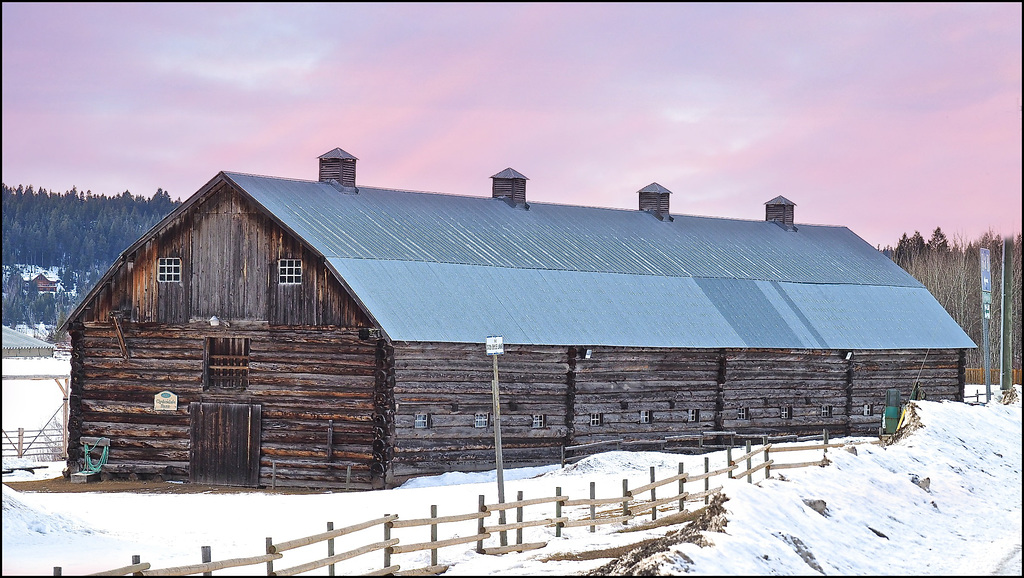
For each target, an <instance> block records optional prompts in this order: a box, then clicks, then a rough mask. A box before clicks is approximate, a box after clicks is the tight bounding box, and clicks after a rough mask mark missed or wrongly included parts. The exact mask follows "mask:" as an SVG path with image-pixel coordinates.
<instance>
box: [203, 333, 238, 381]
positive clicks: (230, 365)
mask: <svg viewBox="0 0 1024 578" xmlns="http://www.w3.org/2000/svg"><path fill="white" fill-rule="evenodd" d="M205 357H206V360H205V361H206V367H205V370H206V371H205V372H204V374H205V375H204V377H205V380H206V387H207V388H215V389H246V388H247V387H249V338H247V337H241V338H236V337H207V338H206V355H205Z"/></svg>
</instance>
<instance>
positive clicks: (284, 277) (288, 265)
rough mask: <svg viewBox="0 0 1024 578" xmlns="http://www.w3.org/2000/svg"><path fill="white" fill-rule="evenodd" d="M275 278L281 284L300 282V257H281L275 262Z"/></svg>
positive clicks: (297, 283) (296, 283)
mask: <svg viewBox="0 0 1024 578" xmlns="http://www.w3.org/2000/svg"><path fill="white" fill-rule="evenodd" d="M277 280H278V282H279V283H280V284H281V285H299V284H301V283H302V259H281V260H279V261H278V262H277Z"/></svg>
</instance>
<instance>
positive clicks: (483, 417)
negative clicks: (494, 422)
mask: <svg viewBox="0 0 1024 578" xmlns="http://www.w3.org/2000/svg"><path fill="white" fill-rule="evenodd" d="M489 415H490V414H486V413H478V414H476V415H475V416H474V417H473V426H474V427H487V421H488V419H487V418H488V416H489Z"/></svg>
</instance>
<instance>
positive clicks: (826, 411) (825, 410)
mask: <svg viewBox="0 0 1024 578" xmlns="http://www.w3.org/2000/svg"><path fill="white" fill-rule="evenodd" d="M821 417H832V406H831V405H823V406H821Z"/></svg>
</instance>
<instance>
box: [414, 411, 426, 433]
mask: <svg viewBox="0 0 1024 578" xmlns="http://www.w3.org/2000/svg"><path fill="white" fill-rule="evenodd" d="M412 427H414V428H416V429H427V428H429V427H430V416H429V415H428V414H425V413H418V414H416V419H415V420H414V421H413V424H412Z"/></svg>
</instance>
